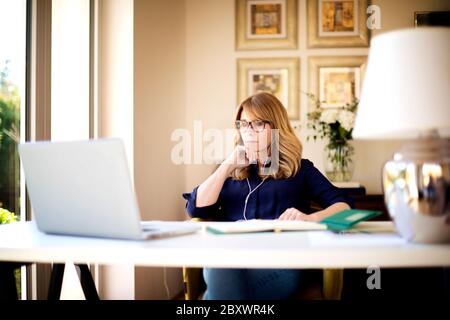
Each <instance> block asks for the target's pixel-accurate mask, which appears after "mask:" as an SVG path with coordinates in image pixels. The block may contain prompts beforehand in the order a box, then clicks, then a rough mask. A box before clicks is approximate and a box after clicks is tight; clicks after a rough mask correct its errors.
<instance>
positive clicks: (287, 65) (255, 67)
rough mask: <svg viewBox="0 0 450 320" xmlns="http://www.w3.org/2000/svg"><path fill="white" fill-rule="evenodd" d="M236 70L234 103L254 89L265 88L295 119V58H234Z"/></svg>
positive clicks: (297, 113)
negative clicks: (235, 59) (235, 96)
mask: <svg viewBox="0 0 450 320" xmlns="http://www.w3.org/2000/svg"><path fill="white" fill-rule="evenodd" d="M237 74H238V79H237V84H238V85H237V88H238V91H237V98H238V104H240V103H241V102H242V101H243V100H244V99H246V98H247V97H249V96H251V95H253V94H255V93H257V92H261V91H264V92H269V93H272V94H274V95H275V96H276V97H277V98H278V99H279V100H280V101H281V102H282V103H283V105H284V106H285V108H286V111H287V113H288V117H289V119H291V120H299V118H300V105H299V90H300V78H299V74H300V59H299V58H242V59H238V60H237Z"/></svg>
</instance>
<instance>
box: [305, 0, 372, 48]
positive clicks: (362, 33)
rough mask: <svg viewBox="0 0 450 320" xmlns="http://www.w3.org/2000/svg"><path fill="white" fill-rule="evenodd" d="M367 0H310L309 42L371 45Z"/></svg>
mask: <svg viewBox="0 0 450 320" xmlns="http://www.w3.org/2000/svg"><path fill="white" fill-rule="evenodd" d="M366 10H367V0H308V46H309V47H310V48H326V47H368V46H369V30H368V28H367V26H366V19H367V13H366Z"/></svg>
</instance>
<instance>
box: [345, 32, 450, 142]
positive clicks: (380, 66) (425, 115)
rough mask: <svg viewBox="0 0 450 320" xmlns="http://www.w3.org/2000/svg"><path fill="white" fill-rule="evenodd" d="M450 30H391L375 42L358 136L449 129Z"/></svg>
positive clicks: (404, 135)
mask: <svg viewBox="0 0 450 320" xmlns="http://www.w3.org/2000/svg"><path fill="white" fill-rule="evenodd" d="M448 128H450V28H416V29H404V30H399V31H392V32H387V33H384V34H381V35H379V36H377V37H374V38H373V39H372V41H371V47H370V51H369V59H368V65H367V71H366V76H365V79H364V84H363V88H362V92H361V99H360V103H359V106H358V112H357V115H356V123H355V128H354V130H353V136H354V137H355V138H363V139H364V138H368V139H370V138H371V139H377V138H380V139H385V138H393V139H403V138H415V137H417V136H418V135H419V133H420V132H425V131H428V130H431V129H437V130H439V132H440V133H441V135H447V134H448V132H449V131H450V130H446V129H448Z"/></svg>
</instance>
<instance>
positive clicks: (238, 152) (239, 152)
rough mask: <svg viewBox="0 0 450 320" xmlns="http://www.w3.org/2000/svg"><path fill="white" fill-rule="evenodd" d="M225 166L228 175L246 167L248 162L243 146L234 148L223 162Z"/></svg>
mask: <svg viewBox="0 0 450 320" xmlns="http://www.w3.org/2000/svg"><path fill="white" fill-rule="evenodd" d="M223 163H224V165H226V166H227V169H228V170H227V171H228V173H231V172H233V170H235V169H237V168H243V167H247V166H248V165H249V164H250V161H249V159H248V157H247V152H246V148H245V147H244V146H241V145H239V146H236V148H235V149H234V150H233V152H232V153H231V154H230V155H229V156H228V158H227V159H226V160H225V161H224V162H223Z"/></svg>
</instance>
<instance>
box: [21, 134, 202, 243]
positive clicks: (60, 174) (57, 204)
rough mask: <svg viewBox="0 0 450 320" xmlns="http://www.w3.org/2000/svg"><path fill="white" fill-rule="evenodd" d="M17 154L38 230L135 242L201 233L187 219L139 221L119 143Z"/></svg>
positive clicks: (50, 146)
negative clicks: (21, 165) (20, 161)
mask: <svg viewBox="0 0 450 320" xmlns="http://www.w3.org/2000/svg"><path fill="white" fill-rule="evenodd" d="M19 154H20V157H21V160H22V164H23V168H24V172H25V181H26V185H27V189H28V194H29V197H30V202H31V205H32V207H33V214H34V216H33V219H34V220H35V221H36V224H37V226H38V229H39V230H41V231H43V232H46V233H54V234H64V235H77V236H91V237H103V238H118V239H133V240H138V239H151V238H161V237H166V236H175V235H181V234H187V233H192V232H195V231H197V230H199V229H200V227H199V226H198V224H196V223H193V222H188V221H145V222H142V221H141V218H140V212H139V208H138V204H137V200H136V196H135V193H134V189H133V185H132V182H131V179H130V173H129V169H128V164H127V159H126V155H125V148H124V145H123V143H122V140H120V139H98V140H86V141H71V142H34V143H22V144H20V145H19Z"/></svg>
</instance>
